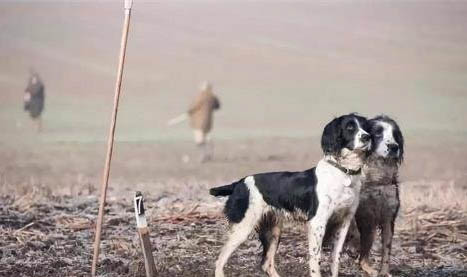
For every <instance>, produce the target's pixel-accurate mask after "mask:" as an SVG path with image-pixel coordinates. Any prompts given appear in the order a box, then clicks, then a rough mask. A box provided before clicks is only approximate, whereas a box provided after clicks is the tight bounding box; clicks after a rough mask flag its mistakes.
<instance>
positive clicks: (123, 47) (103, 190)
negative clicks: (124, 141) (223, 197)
mask: <svg viewBox="0 0 467 277" xmlns="http://www.w3.org/2000/svg"><path fill="white" fill-rule="evenodd" d="M132 4H133V0H125V21H124V23H123V31H122V40H121V43H120V56H119V62H118V74H117V81H116V83H115V97H114V109H113V112H112V122H111V123H110V131H109V138H108V142H107V157H106V160H105V167H104V174H103V182H102V187H101V197H100V203H99V214H98V216H97V224H96V233H95V240H94V256H93V258H92V267H91V276H92V277H95V276H96V267H97V260H98V258H99V248H100V243H101V229H102V222H103V220H104V207H105V199H106V196H107V186H108V184H109V175H110V162H111V160H112V152H113V145H114V135H115V124H116V122H117V112H118V100H119V98H120V88H121V86H122V75H123V65H124V64H125V52H126V44H127V38H128V30H129V27H130V15H131V6H132Z"/></svg>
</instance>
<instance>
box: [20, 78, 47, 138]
mask: <svg viewBox="0 0 467 277" xmlns="http://www.w3.org/2000/svg"><path fill="white" fill-rule="evenodd" d="M44 90H45V87H44V84H43V83H42V81H41V79H40V78H39V75H38V74H37V73H36V72H34V71H31V76H30V77H29V81H28V85H27V87H26V89H25V91H24V92H25V93H24V110H25V111H28V112H29V116H30V117H31V119H32V121H33V123H34V125H35V128H36V131H37V132H40V131H42V118H41V114H42V111H43V110H44V101H45V92H44Z"/></svg>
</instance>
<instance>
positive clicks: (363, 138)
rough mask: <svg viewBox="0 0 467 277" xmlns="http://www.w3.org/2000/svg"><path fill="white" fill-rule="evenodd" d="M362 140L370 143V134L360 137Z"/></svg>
mask: <svg viewBox="0 0 467 277" xmlns="http://www.w3.org/2000/svg"><path fill="white" fill-rule="evenodd" d="M360 140H361V141H362V142H368V141H370V135H369V134H362V135H361V136H360Z"/></svg>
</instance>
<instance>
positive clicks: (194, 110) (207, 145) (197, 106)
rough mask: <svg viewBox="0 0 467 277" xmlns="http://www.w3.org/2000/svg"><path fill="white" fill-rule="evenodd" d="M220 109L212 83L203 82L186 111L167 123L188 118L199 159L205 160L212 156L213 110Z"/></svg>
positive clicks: (171, 123) (174, 122)
mask: <svg viewBox="0 0 467 277" xmlns="http://www.w3.org/2000/svg"><path fill="white" fill-rule="evenodd" d="M218 109H220V102H219V99H218V98H217V96H216V95H215V94H214V93H213V90H212V85H211V84H210V83H209V82H204V83H203V84H202V85H201V87H200V91H199V93H198V94H197V96H196V98H195V99H194V101H193V102H192V104H191V105H190V106H189V109H188V111H187V112H186V113H183V114H181V115H180V116H178V117H176V118H174V119H172V120H170V121H169V123H168V124H169V125H174V124H177V123H179V122H182V121H184V120H186V119H188V118H189V119H190V126H191V128H192V129H193V135H194V141H195V143H196V145H197V146H198V147H199V148H200V149H201V151H202V154H201V158H200V161H201V162H205V161H208V160H210V159H211V158H212V151H213V146H212V144H211V141H210V136H209V133H210V132H211V130H212V125H213V114H214V111H216V110H218Z"/></svg>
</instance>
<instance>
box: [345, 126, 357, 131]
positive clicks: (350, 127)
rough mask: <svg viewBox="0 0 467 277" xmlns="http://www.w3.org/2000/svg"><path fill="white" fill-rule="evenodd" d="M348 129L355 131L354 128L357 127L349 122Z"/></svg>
mask: <svg viewBox="0 0 467 277" xmlns="http://www.w3.org/2000/svg"><path fill="white" fill-rule="evenodd" d="M346 129H347V130H349V131H353V129H355V126H354V125H353V124H349V125H347V127H346Z"/></svg>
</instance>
